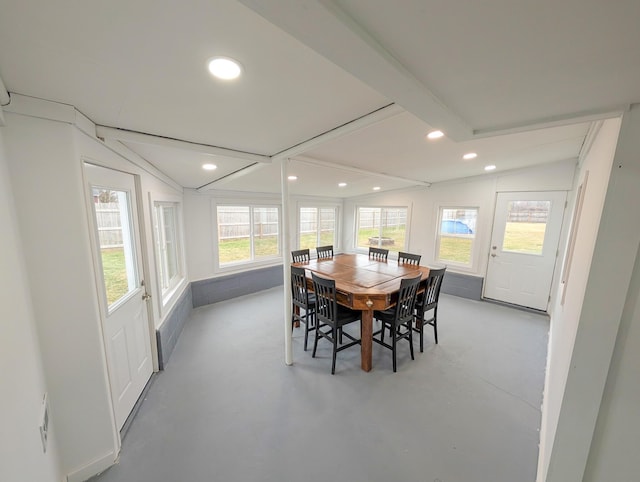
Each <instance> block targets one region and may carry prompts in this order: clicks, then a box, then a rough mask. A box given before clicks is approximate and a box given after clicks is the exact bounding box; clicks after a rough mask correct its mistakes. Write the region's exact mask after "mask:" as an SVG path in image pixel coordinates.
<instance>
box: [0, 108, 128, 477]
mask: <svg viewBox="0 0 640 482" xmlns="http://www.w3.org/2000/svg"><path fill="white" fill-rule="evenodd" d="M6 121H7V127H6V128H5V129H6V131H5V143H6V148H7V156H8V162H9V170H10V173H11V184H12V186H13V190H14V196H15V202H16V211H17V215H18V224H19V228H20V234H21V238H22V243H23V247H24V253H25V257H26V265H27V273H28V279H29V284H30V286H31V294H32V300H33V312H34V316H35V322H36V326H37V331H38V336H39V340H40V346H41V351H42V358H43V362H44V370H45V376H46V380H47V385H48V387H49V395H50V403H51V411H52V417H53V422H54V424H55V427H56V432H57V441H58V444H59V446H58V448H59V451H60V456H61V466H62V471H63V473H65V474H70V473H75V472H79V471H80V472H81V471H82V470H83V469H84V468H85V467H86V466H87V465H88V464H90V463H91V462H93V461H95V460H96V459H101V460H103V459H110V461H111V462H113V460H115V456H116V451H117V441H116V435H115V428H114V427H115V425H114V423H113V415H112V408H111V402H110V395H109V389H108V382H107V373H106V367H105V364H104V357H103V355H102V353H103V344H102V334H101V330H100V323H99V315H98V303H97V294H96V287H95V278H94V274H93V269H92V268H93V264H92V257H91V244H90V239H89V230H88V229H87V214H86V210H85V197H84V192H83V190H82V185H83V184H82V176H81V165H80V162H79V159H78V156H77V153H76V150H75V145H74V134H73V131H74V129H75V128H74V127H72V126H71V125H69V124H66V123H62V122H54V121H49V120H44V119H38V118H35V117H27V116H22V115H16V114H11V113H7V114H6Z"/></svg>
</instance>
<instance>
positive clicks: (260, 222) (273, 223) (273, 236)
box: [253, 208, 280, 258]
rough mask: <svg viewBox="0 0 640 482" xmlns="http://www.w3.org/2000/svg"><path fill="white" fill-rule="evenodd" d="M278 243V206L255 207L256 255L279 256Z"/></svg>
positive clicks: (254, 242)
mask: <svg viewBox="0 0 640 482" xmlns="http://www.w3.org/2000/svg"><path fill="white" fill-rule="evenodd" d="M278 244H279V243H278V208H253V245H254V251H255V257H256V258H264V257H269V256H277V255H278V254H279V253H280V249H279V246H278Z"/></svg>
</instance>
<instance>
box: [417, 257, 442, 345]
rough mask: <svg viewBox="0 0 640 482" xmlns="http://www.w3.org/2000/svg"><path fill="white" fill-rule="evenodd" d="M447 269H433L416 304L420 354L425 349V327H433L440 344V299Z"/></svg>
mask: <svg viewBox="0 0 640 482" xmlns="http://www.w3.org/2000/svg"><path fill="white" fill-rule="evenodd" d="M446 270H447V268H441V269H431V270H429V276H428V277H427V279H426V280H425V289H424V293H421V294H420V295H419V297H418V300H417V302H416V325H415V327H414V328H413V329H414V331H417V332H418V333H419V334H420V352H422V351H423V347H424V325H431V326H433V334H434V337H435V340H436V345H437V344H438V299H439V298H440V288H441V287H442V280H443V279H444V273H445V271H446ZM431 310H433V314H432V315H431V317H430V318H425V314H426V313H427V312H428V311H431Z"/></svg>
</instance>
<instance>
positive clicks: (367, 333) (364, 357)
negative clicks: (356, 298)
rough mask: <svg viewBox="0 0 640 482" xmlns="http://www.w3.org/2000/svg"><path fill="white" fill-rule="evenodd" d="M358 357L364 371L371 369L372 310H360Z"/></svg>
mask: <svg viewBox="0 0 640 482" xmlns="http://www.w3.org/2000/svg"><path fill="white" fill-rule="evenodd" d="M360 337H361V339H362V341H361V342H360V358H361V362H360V363H361V366H362V369H363V370H364V371H365V372H370V371H371V352H372V348H373V346H372V345H373V310H362V318H361V321H360Z"/></svg>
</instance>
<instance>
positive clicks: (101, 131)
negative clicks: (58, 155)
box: [96, 125, 271, 164]
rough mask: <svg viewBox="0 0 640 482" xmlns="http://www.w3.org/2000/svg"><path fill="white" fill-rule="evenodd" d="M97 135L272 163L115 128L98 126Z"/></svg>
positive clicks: (259, 157) (260, 157)
mask: <svg viewBox="0 0 640 482" xmlns="http://www.w3.org/2000/svg"><path fill="white" fill-rule="evenodd" d="M96 135H97V136H98V137H100V138H102V139H112V140H116V141H120V142H131V143H134V144H146V145H152V146H161V147H169V148H173V149H183V150H188V151H193V152H203V153H205V154H209V155H212V156H218V157H224V158H227V159H241V160H243V161H250V162H262V163H267V164H268V163H270V162H271V157H270V156H264V155H261V154H253V153H251V152H243V151H236V150H233V149H227V148H225V147H218V146H212V145H209V144H200V143H198V142H190V141H183V140H181V139H173V138H169V137H161V136H154V135H152V134H145V133H142V132H135V131H130V130H126V129H117V128H115V127H107V126H100V125H99V126H96Z"/></svg>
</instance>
